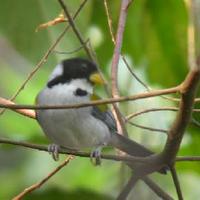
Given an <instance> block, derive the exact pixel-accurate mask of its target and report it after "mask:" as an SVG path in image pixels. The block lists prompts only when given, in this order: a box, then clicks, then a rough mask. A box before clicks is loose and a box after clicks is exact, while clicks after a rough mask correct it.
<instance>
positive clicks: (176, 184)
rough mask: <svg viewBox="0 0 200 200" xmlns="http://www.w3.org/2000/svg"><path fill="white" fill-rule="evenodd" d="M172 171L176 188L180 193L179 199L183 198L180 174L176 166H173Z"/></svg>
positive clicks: (178, 193)
mask: <svg viewBox="0 0 200 200" xmlns="http://www.w3.org/2000/svg"><path fill="white" fill-rule="evenodd" d="M170 171H171V174H172V179H173V182H174V185H175V188H176V193H177V195H178V199H179V200H183V195H182V191H181V186H180V182H179V180H178V176H177V173H176V169H175V167H174V166H173V167H171V168H170Z"/></svg>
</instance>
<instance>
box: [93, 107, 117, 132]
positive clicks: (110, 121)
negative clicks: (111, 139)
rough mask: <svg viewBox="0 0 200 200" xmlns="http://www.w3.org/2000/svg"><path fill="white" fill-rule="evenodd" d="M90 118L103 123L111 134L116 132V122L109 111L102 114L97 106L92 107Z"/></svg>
mask: <svg viewBox="0 0 200 200" xmlns="http://www.w3.org/2000/svg"><path fill="white" fill-rule="evenodd" d="M92 116H93V117H95V118H97V119H99V120H101V121H103V122H104V123H105V124H106V125H107V126H108V128H109V130H110V131H111V132H116V131H117V126H116V122H115V119H114V116H113V114H112V112H111V111H110V110H107V111H105V112H102V111H101V110H100V109H99V108H98V107H97V106H93V108H92Z"/></svg>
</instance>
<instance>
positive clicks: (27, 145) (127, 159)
mask: <svg viewBox="0 0 200 200" xmlns="http://www.w3.org/2000/svg"><path fill="white" fill-rule="evenodd" d="M0 144H10V145H16V146H19V147H25V148H28V149H34V150H39V151H45V152H48V147H47V146H45V145H39V144H32V143H28V142H22V141H14V140H11V139H4V138H0ZM59 153H60V154H71V155H75V156H80V157H90V156H91V154H90V153H87V152H83V151H70V150H66V149H62V150H59ZM101 158H102V159H106V160H114V161H124V162H141V163H143V162H144V163H148V160H147V159H145V158H144V157H137V156H128V155H123V156H120V155H105V154H101ZM175 161H176V162H185V161H186V162H187V161H200V156H178V157H177V158H176V159H175Z"/></svg>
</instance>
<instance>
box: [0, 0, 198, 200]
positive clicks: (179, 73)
mask: <svg viewBox="0 0 200 200" xmlns="http://www.w3.org/2000/svg"><path fill="white" fill-rule="evenodd" d="M65 2H66V3H67V5H68V6H69V8H70V13H71V14H73V13H75V11H76V10H77V8H78V7H79V5H80V3H81V1H80V0H76V1H73V0H68V1H67V0H65ZM120 2H121V1H119V0H118V1H117V0H108V5H109V8H110V13H111V16H112V19H113V27H114V30H116V27H117V20H118V14H119V8H120ZM60 12H61V8H60V6H59V4H58V2H57V1H55V0H29V1H27V0H15V1H13V0H0V16H1V17H0V77H1V78H0V96H1V97H4V98H7V99H9V98H10V97H11V96H12V95H13V94H14V93H15V92H16V90H17V89H18V88H19V87H20V85H21V84H22V82H23V81H24V80H25V79H26V77H27V76H28V74H29V73H30V72H31V71H32V70H33V68H34V67H35V65H36V64H37V63H38V62H39V61H40V59H41V58H42V57H43V55H44V54H45V52H46V51H47V49H48V48H49V47H50V45H51V44H52V43H53V42H54V41H55V40H56V38H57V37H58V35H59V34H60V33H61V31H62V30H63V29H64V28H65V26H66V24H64V23H63V24H59V25H57V26H53V27H49V28H47V29H45V30H41V31H39V32H37V33H36V32H35V29H36V27H37V26H38V25H39V24H41V23H44V22H47V21H49V20H52V19H54V18H55V17H57V16H58V14H60ZM76 24H77V26H78V28H79V30H80V31H81V33H82V35H83V37H84V38H85V40H86V39H87V38H90V41H91V43H92V46H93V48H94V49H95V52H96V54H97V58H98V61H99V63H100V67H101V69H102V71H103V72H104V74H105V76H106V77H107V78H108V79H109V78H110V66H111V60H112V54H113V44H112V41H111V37H110V34H109V29H108V25H107V18H106V15H105V9H104V4H103V0H93V1H91V0H88V2H87V4H86V6H85V7H84V9H83V10H82V11H81V13H80V15H79V16H78V17H77V19H76ZM187 24H188V13H187V9H186V6H185V4H184V1H183V0H176V1H174V0H168V1H167V2H166V1H162V0H154V1H150V0H135V1H134V2H133V4H132V5H131V6H130V8H129V12H128V18H127V24H126V30H125V34H124V42H123V48H122V52H123V54H124V55H125V56H126V58H127V60H128V62H129V63H130V65H131V67H132V69H133V70H134V72H135V73H136V74H137V75H138V76H139V77H140V78H141V79H142V80H143V81H144V82H146V83H147V84H148V86H150V87H152V88H166V87H172V86H174V85H176V84H179V83H180V82H181V81H182V80H183V79H184V77H185V75H186V73H187V70H188V69H187V68H188V67H187ZM78 47H80V43H79V41H78V40H77V38H76V36H75V35H74V33H73V31H71V29H70V31H68V32H67V34H66V35H65V36H64V37H63V39H62V40H61V42H60V43H59V44H58V45H57V47H56V48H55V49H56V50H58V51H64V52H69V51H72V50H74V49H77V48H78ZM75 56H82V57H85V56H86V55H85V53H84V51H83V50H82V51H79V52H76V53H74V54H65V55H61V54H58V53H55V52H53V53H51V54H50V56H49V58H48V60H47V62H46V63H45V64H44V65H43V66H42V67H41V69H40V70H39V71H38V72H37V74H36V75H35V76H34V77H33V78H32V79H31V81H29V82H28V84H27V85H26V87H25V88H24V90H23V91H22V92H21V93H20V95H19V96H18V97H17V99H16V101H15V102H17V103H21V104H33V103H34V99H35V96H36V95H37V93H38V92H39V91H40V90H41V88H42V87H43V86H44V85H45V83H46V81H47V79H48V76H49V74H50V72H51V71H52V69H53V68H54V66H55V65H56V64H57V63H58V62H60V60H62V59H64V58H67V57H75ZM119 85H120V91H121V94H122V95H130V94H135V93H138V92H143V91H145V88H144V87H143V86H142V85H140V84H139V83H138V82H137V81H136V80H135V79H134V78H133V77H132V76H131V74H130V73H129V72H128V70H127V68H126V66H125V65H124V64H123V62H122V61H120V67H119ZM98 93H99V94H100V95H101V96H103V97H106V94H105V92H104V91H103V90H102V89H99V90H98ZM120 106H121V110H122V112H123V114H124V115H127V114H130V113H132V112H136V111H139V110H141V109H145V108H152V107H162V106H176V104H174V103H173V102H170V101H168V100H166V99H162V98H160V97H157V98H152V99H147V100H140V101H136V102H131V103H130V102H129V103H123V104H120ZM174 116H175V113H174V112H166V111H165V112H154V113H149V114H145V115H141V116H140V117H137V118H135V119H133V120H132V122H134V123H138V124H140V125H145V126H151V127H155V128H161V129H167V128H169V126H170V124H171V122H172V121H173V119H174ZM195 117H196V119H198V115H195ZM127 128H128V131H129V134H130V136H131V137H132V138H133V139H135V140H137V141H138V142H141V143H143V144H145V145H146V146H148V147H149V148H151V149H153V150H154V151H159V150H161V149H162V147H163V144H164V143H165V140H166V136H165V135H164V134H163V133H157V132H149V131H148V130H143V129H138V128H136V127H132V126H130V125H127ZM0 137H1V138H10V139H13V140H23V141H28V142H34V143H39V144H44V143H45V144H48V143H49V142H48V141H47V139H46V138H45V137H44V135H43V133H42V131H41V129H40V127H39V126H38V124H37V122H36V121H34V120H32V119H28V118H26V117H23V116H21V115H19V114H16V113H14V112H11V111H8V110H7V111H6V112H5V113H4V114H3V115H2V116H0ZM111 153H112V152H111ZM199 153H200V145H199V132H198V129H197V128H195V127H194V126H190V127H189V129H188V130H187V133H186V134H185V137H184V140H183V143H182V147H181V150H180V153H179V154H180V155H198V154H199ZM64 158H65V157H64V156H61V159H60V161H59V163H60V162H61V161H62V160H63V159H64ZM59 163H56V162H54V161H53V160H52V158H51V156H49V155H48V154H47V153H44V152H39V151H34V150H28V149H24V148H21V147H15V146H11V145H2V144H0V199H2V200H7V199H11V198H12V197H14V196H15V195H16V194H18V193H19V192H21V191H22V190H23V189H24V188H26V187H28V186H30V185H32V184H33V183H35V182H37V181H39V180H41V179H42V178H43V177H45V176H46V175H47V174H48V173H49V172H50V171H51V170H53V169H54V168H55V167H56V166H57V165H58V164H59ZM177 169H178V174H179V178H180V182H181V187H182V191H183V194H184V197H185V199H198V197H199V196H200V191H199V184H200V166H199V163H196V162H193V163H191V162H190V163H189V162H187V163H186V162H185V163H178V164H177ZM129 174H130V171H129V170H128V169H126V168H124V167H123V168H122V166H121V164H120V163H117V162H111V161H103V164H102V166H101V167H94V166H92V164H91V163H90V160H89V159H86V158H79V157H77V158H76V159H75V160H73V161H71V162H70V164H69V165H68V166H67V167H65V168H63V169H62V170H61V171H60V172H59V173H58V174H56V175H55V176H54V177H53V178H52V179H50V180H49V181H48V182H47V183H46V184H45V185H44V186H43V187H42V188H41V189H38V190H37V191H35V192H33V193H32V194H31V195H27V197H26V198H25V199H52V200H53V199H79V198H81V199H114V198H115V197H116V196H117V194H118V193H119V191H120V190H121V188H122V186H123V184H124V183H125V182H126V181H127V177H128V176H129ZM152 178H153V179H154V180H155V181H156V182H157V183H158V184H159V185H160V186H162V187H163V188H164V190H165V191H167V192H168V193H169V194H171V195H172V196H173V197H174V198H175V199H177V197H176V193H175V189H174V186H173V182H172V179H171V176H170V175H167V176H162V177H161V175H158V174H153V175H152ZM129 198H130V199H158V198H157V196H156V195H155V194H154V193H153V192H152V191H151V190H149V188H148V187H147V186H146V185H144V183H142V182H139V183H138V184H137V186H136V187H135V189H134V190H133V191H132V193H131V195H130V197H129Z"/></svg>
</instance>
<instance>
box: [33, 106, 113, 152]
mask: <svg viewBox="0 0 200 200" xmlns="http://www.w3.org/2000/svg"><path fill="white" fill-rule="evenodd" d="M89 110H90V108H80V109H73V110H71V109H68V110H40V111H37V117H38V122H39V123H40V125H41V127H42V129H43V131H44V132H45V134H46V135H47V137H48V138H49V139H50V140H51V141H52V142H53V143H55V144H57V145H60V146H63V147H66V148H70V149H75V150H81V149H85V148H96V147H98V146H102V145H106V144H107V143H108V142H109V140H110V131H109V130H108V127H107V126H106V125H105V124H104V123H103V122H101V121H100V120H98V119H96V118H95V117H93V116H92V115H90V111H89Z"/></svg>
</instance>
